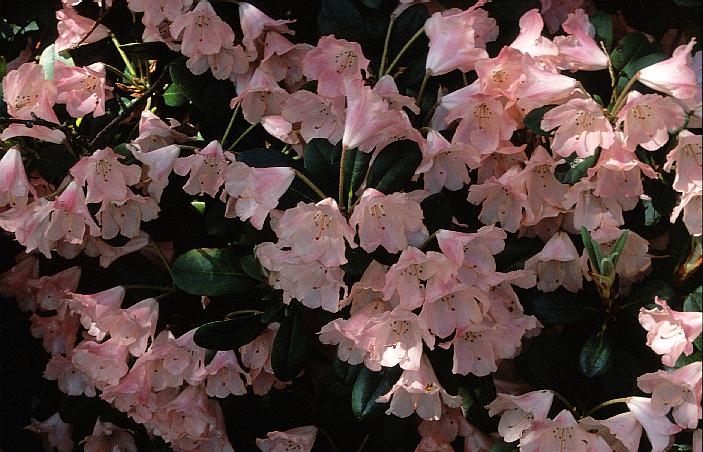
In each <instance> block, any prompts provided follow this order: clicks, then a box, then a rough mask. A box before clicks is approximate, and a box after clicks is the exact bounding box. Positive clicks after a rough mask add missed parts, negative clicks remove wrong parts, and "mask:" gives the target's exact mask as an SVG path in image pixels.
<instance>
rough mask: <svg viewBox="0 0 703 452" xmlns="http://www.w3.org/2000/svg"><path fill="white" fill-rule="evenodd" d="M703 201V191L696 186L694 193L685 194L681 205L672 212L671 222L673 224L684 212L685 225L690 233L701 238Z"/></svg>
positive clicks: (702, 231)
mask: <svg viewBox="0 0 703 452" xmlns="http://www.w3.org/2000/svg"><path fill="white" fill-rule="evenodd" d="M701 199H703V190H702V189H701V187H700V186H694V187H693V190H692V191H690V192H687V193H684V194H683V196H682V197H681V201H680V202H679V204H678V205H677V206H676V207H674V210H672V212H671V218H670V219H669V220H670V221H671V222H672V223H673V222H675V221H676V219H677V218H678V216H679V215H680V214H681V211H682V210H683V223H684V224H685V225H686V229H688V233H689V234H691V235H694V236H700V235H701V234H703V225H701V217H702V216H703V215H702V213H703V212H702V211H701Z"/></svg>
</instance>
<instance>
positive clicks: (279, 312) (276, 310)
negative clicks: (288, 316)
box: [261, 303, 286, 325]
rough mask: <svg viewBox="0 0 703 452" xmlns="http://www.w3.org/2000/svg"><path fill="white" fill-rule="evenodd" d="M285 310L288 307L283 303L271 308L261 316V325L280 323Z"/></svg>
mask: <svg viewBox="0 0 703 452" xmlns="http://www.w3.org/2000/svg"><path fill="white" fill-rule="evenodd" d="M285 308H286V305H284V304H283V303H276V304H273V305H271V306H269V307H268V308H266V311H264V313H263V315H262V316H261V323H263V324H265V325H268V324H269V323H273V322H278V321H280V320H281V319H282V318H283V314H284V311H285Z"/></svg>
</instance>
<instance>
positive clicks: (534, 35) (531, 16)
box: [510, 8, 559, 60]
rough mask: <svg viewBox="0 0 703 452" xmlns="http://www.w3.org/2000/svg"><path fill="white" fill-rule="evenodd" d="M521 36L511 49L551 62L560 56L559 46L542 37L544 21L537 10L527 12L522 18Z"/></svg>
mask: <svg viewBox="0 0 703 452" xmlns="http://www.w3.org/2000/svg"><path fill="white" fill-rule="evenodd" d="M519 26H520V34H518V36H517V38H515V40H514V41H513V42H512V43H511V44H510V47H512V48H513V49H517V50H519V51H521V52H522V53H527V54H529V55H531V56H532V57H533V58H537V59H542V58H544V59H545V60H550V59H554V57H556V56H557V55H558V54H559V49H558V48H557V46H556V45H555V44H554V43H553V42H552V41H550V40H549V39H548V38H546V37H544V36H542V29H543V28H544V20H543V19H542V15H541V14H540V13H539V10H538V9H537V8H535V9H531V10H529V11H527V12H526V13H525V14H523V15H522V16H521V17H520V22H519Z"/></svg>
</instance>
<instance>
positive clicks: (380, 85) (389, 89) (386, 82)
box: [373, 74, 420, 115]
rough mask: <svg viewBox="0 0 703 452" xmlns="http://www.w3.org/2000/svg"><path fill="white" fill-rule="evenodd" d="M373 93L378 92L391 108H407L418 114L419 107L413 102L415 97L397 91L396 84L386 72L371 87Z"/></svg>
mask: <svg viewBox="0 0 703 452" xmlns="http://www.w3.org/2000/svg"><path fill="white" fill-rule="evenodd" d="M373 92H374V94H379V95H380V96H381V97H382V98H383V99H384V100H385V101H386V102H388V106H389V107H390V108H391V109H392V110H403V108H407V109H408V110H410V111H412V112H413V113H415V114H416V115H417V114H420V107H418V106H417V105H416V104H415V99H414V98H412V97H410V96H403V95H402V94H400V92H398V85H396V83H395V79H393V77H391V76H390V75H388V74H386V75H384V76H383V77H381V78H380V79H379V80H378V81H377V82H376V84H375V85H374V87H373Z"/></svg>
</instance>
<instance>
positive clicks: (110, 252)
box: [83, 231, 149, 268]
mask: <svg viewBox="0 0 703 452" xmlns="http://www.w3.org/2000/svg"><path fill="white" fill-rule="evenodd" d="M148 244H149V235H148V234H147V233H145V232H144V231H139V234H137V236H136V237H132V238H131V239H129V240H127V243H125V244H124V245H122V246H112V245H109V244H107V243H106V242H105V241H103V240H102V239H100V238H93V237H88V240H87V241H86V244H85V249H84V250H83V252H84V253H85V254H86V255H87V256H90V257H99V258H100V261H99V264H100V266H101V267H103V268H107V267H109V266H110V265H112V263H113V262H114V261H115V260H117V259H119V258H120V257H122V256H124V255H127V254H129V253H133V252H135V251H138V250H140V249H142V248H144V247H145V246H147V245H148Z"/></svg>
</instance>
